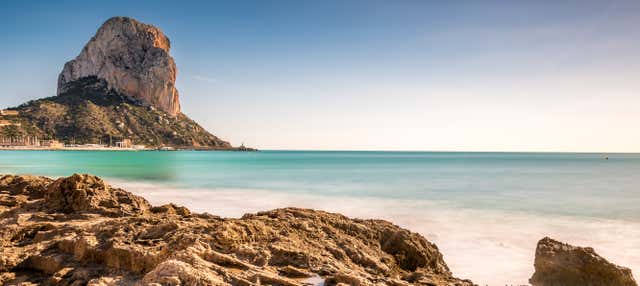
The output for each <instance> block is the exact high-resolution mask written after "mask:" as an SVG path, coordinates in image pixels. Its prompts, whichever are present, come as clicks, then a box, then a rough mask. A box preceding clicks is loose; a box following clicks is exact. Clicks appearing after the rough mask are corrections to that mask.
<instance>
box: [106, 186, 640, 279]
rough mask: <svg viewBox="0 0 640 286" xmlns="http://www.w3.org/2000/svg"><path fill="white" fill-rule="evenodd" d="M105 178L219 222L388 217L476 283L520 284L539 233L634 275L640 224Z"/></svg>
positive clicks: (527, 271) (527, 273)
mask: <svg viewBox="0 0 640 286" xmlns="http://www.w3.org/2000/svg"><path fill="white" fill-rule="evenodd" d="M110 181H111V182H112V183H113V184H114V185H116V186H119V187H122V188H125V189H127V190H129V191H132V192H134V193H137V194H139V195H142V196H144V197H146V198H147V199H148V200H149V201H150V202H151V203H152V204H154V205H155V204H163V203H168V202H174V203H177V204H181V205H184V206H187V207H189V208H190V209H191V210H193V211H196V212H209V213H212V214H216V215H220V216H224V217H240V216H242V215H243V214H244V213H248V212H257V211H263V210H269V209H274V208H281V207H290V206H291V207H303V208H313V209H321V210H327V211H332V212H339V213H343V214H345V215H348V216H351V217H359V218H382V219H386V220H390V221H392V222H394V223H396V224H398V225H400V226H402V227H405V228H408V229H410V230H412V231H415V232H419V233H421V234H423V235H424V236H426V237H427V238H428V239H429V240H431V241H433V242H434V243H436V244H437V245H438V247H439V248H440V250H441V251H442V253H443V254H444V257H445V260H446V261H447V263H448V264H449V267H450V268H451V270H452V271H453V273H454V274H455V275H456V276H458V277H461V278H469V279H472V280H473V281H474V282H476V283H478V284H480V285H485V284H487V285H522V284H527V280H528V278H529V277H530V276H531V274H532V273H533V259H534V251H535V247H536V243H537V241H538V240H539V239H540V238H542V237H544V236H550V237H553V238H555V239H558V240H561V241H565V242H568V243H570V244H574V245H584V246H591V247H594V248H595V249H596V251H597V252H598V253H599V254H601V255H602V256H604V257H606V258H607V259H608V260H609V261H611V262H614V263H616V264H619V265H624V266H627V267H630V268H631V269H633V270H635V271H634V276H635V277H638V274H640V273H639V271H640V222H629V221H617V220H599V219H590V218H578V217H568V216H539V215H533V214H528V213H518V212H505V211H497V210H475V209H460V208H453V207H449V206H447V205H443V204H441V203H435V202H429V201H409V200H397V199H381V198H349V197H329V196H319V195H313V194H291V193H284V192H275V191H268V190H252V189H180V188H171V187H167V186H163V185H155V184H147V183H137V182H124V181H117V180H110ZM522 203H523V204H526V202H522Z"/></svg>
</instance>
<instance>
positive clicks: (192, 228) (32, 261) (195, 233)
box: [0, 175, 472, 286]
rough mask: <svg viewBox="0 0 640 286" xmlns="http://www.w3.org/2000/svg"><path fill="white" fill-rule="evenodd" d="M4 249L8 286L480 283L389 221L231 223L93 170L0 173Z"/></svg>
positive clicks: (1, 259)
mask: <svg viewBox="0 0 640 286" xmlns="http://www.w3.org/2000/svg"><path fill="white" fill-rule="evenodd" d="M0 246H1V247H0V284H2V285H17V284H18V283H20V282H24V283H25V284H21V285H33V284H39V285H288V286H296V285H297V286H302V285H317V284H318V283H321V282H323V283H324V284H325V285H337V284H340V283H343V285H344V284H348V285H410V284H411V285H431V286H444V285H457V286H469V285H472V283H471V282H470V281H468V280H460V279H457V278H454V277H453V276H452V275H451V272H450V271H449V269H448V267H447V264H446V263H445V262H444V260H443V258H442V254H440V252H439V251H438V248H437V247H436V246H435V245H434V244H432V243H430V242H429V241H427V240H426V239H425V238H424V237H422V236H420V235H419V234H415V233H412V232H410V231H408V230H405V229H401V228H399V227H398V226H395V225H393V224H391V223H389V222H386V221H381V220H359V219H350V218H347V217H345V216H342V215H339V214H332V213H326V212H321V211H314V210H307V209H295V208H287V209H277V210H273V211H268V212H261V213H257V214H247V215H245V216H244V217H243V218H241V219H224V218H220V217H217V216H213V215H209V214H195V213H191V212H190V211H189V210H188V209H186V208H184V207H178V206H175V205H172V204H169V205H163V206H156V207H154V206H151V205H150V204H149V203H148V202H147V201H146V200H145V199H144V198H141V197H138V196H135V195H133V194H131V193H129V192H126V191H124V190H121V189H117V188H112V187H110V186H109V185H108V184H106V183H105V182H104V181H102V180H101V179H100V178H98V177H95V176H91V175H73V176H71V177H68V178H60V179H57V180H52V179H49V178H44V177H33V176H11V175H8V176H4V177H0ZM311 281H315V282H314V283H312V282H311ZM29 283H33V284H29ZM153 283H158V284H153ZM310 283H311V284H310Z"/></svg>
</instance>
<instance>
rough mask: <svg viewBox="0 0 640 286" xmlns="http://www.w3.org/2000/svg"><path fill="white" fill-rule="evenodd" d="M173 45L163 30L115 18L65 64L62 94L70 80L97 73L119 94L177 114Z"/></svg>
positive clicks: (177, 97)
mask: <svg viewBox="0 0 640 286" xmlns="http://www.w3.org/2000/svg"><path fill="white" fill-rule="evenodd" d="M170 48H171V44H170V42H169V38H167V36H165V35H164V34H163V33H162V31H160V29H158V28H156V27H154V26H151V25H148V24H144V23H141V22H138V21H136V20H135V19H131V18H127V17H114V18H111V19H109V20H107V21H106V22H105V23H104V24H103V25H102V26H101V27H100V29H98V31H97V32H96V34H95V36H93V38H91V40H90V41H89V42H88V43H87V44H86V45H85V47H84V48H83V49H82V52H80V55H78V57H76V58H75V59H73V60H71V61H69V62H67V63H66V64H65V65H64V68H63V70H62V72H61V73H60V76H59V78H58V94H63V93H65V92H66V91H68V88H69V83H72V82H74V81H76V80H79V79H82V78H85V77H89V76H95V77H98V78H99V79H104V80H105V81H106V82H107V84H108V86H109V88H111V89H113V90H115V91H116V92H118V93H121V94H125V95H127V96H130V97H132V98H135V99H137V100H139V101H140V102H142V103H144V104H146V105H150V106H153V107H155V108H158V109H160V110H162V111H165V112H166V113H168V114H169V115H171V116H176V115H177V114H179V113H180V101H179V96H178V90H176V87H175V82H176V74H177V70H176V65H175V63H174V61H173V58H172V57H171V56H170V55H169V49H170Z"/></svg>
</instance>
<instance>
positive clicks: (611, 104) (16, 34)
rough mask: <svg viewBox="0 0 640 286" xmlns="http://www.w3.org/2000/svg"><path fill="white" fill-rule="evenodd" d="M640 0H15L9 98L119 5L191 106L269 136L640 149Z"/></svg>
mask: <svg viewBox="0 0 640 286" xmlns="http://www.w3.org/2000/svg"><path fill="white" fill-rule="evenodd" d="M638 15H640V1H637V0H622V1H386V0H385V1H382V0H381V1H377V0H369V1H348V0H347V1H337V0H336V1H334V0H327V1H284V0H274V1H258V0H256V1H242V0H241V1H2V2H1V3H0V37H1V39H2V44H1V45H0V58H1V59H2V67H1V68H0V84H1V86H0V107H9V106H15V105H18V104H20V103H22V102H25V101H27V100H31V99H36V98H41V97H46V96H53V95H55V92H56V82H57V76H58V74H59V72H60V71H61V70H62V66H63V65H64V63H65V62H66V61H69V60H71V59H73V58H74V57H75V56H77V55H78V53H79V52H80V50H81V49H82V47H83V46H84V45H85V44H86V42H87V41H88V40H89V39H90V38H91V37H92V36H93V34H94V33H95V31H96V30H97V29H98V27H99V26H100V25H101V24H102V23H103V22H104V21H106V20H107V19H108V18H110V17H112V16H129V17H133V18H136V19H138V20H140V21H142V22H145V23H149V24H153V25H155V26H157V27H159V28H160V29H162V30H163V31H164V32H165V34H166V35H167V36H168V37H169V38H170V39H171V43H172V49H171V54H172V55H173V57H174V59H175V61H176V64H177V67H178V79H177V87H178V89H179V91H180V96H181V104H182V111H183V113H185V114H187V115H188V116H190V117H191V118H193V119H194V120H196V121H197V122H199V123H200V124H201V125H202V126H203V127H205V128H206V129H208V130H209V131H211V132H212V133H214V134H216V135H217V136H219V137H221V138H223V139H225V140H228V141H230V142H231V143H232V144H234V145H240V144H241V143H244V144H245V145H247V146H252V147H257V148H260V149H306V150H311V149H313V150H315V149H319V150H433V151H540V152H544V151H559V152H640V129H639V123H640V49H639V48H638V47H639V45H638V44H640V28H638V27H640V16H638Z"/></svg>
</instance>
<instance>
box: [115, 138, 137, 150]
mask: <svg viewBox="0 0 640 286" xmlns="http://www.w3.org/2000/svg"><path fill="white" fill-rule="evenodd" d="M131 146H133V144H132V143H131V139H122V141H118V142H116V147H118V148H131Z"/></svg>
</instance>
